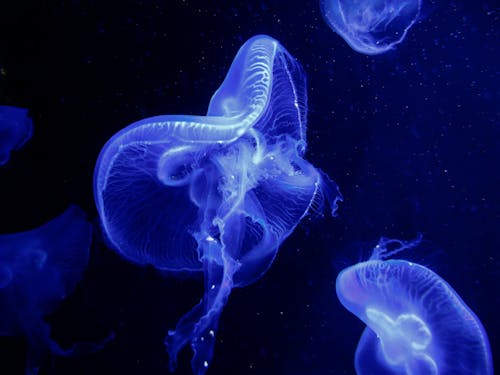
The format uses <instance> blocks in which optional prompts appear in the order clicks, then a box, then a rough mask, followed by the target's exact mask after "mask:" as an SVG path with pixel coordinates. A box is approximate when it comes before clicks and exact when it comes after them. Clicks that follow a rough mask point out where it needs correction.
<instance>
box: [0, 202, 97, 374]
mask: <svg viewBox="0 0 500 375" xmlns="http://www.w3.org/2000/svg"><path fill="white" fill-rule="evenodd" d="M91 239H92V226H91V224H90V223H89V222H88V221H87V219H86V216H85V213H84V212H83V211H82V210H81V209H80V208H78V207H76V206H70V207H69V208H68V209H67V210H66V211H65V212H64V213H63V214H62V215H60V216H58V217H56V218H55V219H53V220H51V221H50V222H48V223H46V224H44V225H42V226H41V227H39V228H36V229H33V230H31V231H28V232H20V233H15V234H4V235H0V335H1V336H24V337H25V338H26V342H27V346H28V351H27V364H26V374H36V373H37V372H38V368H39V366H40V365H41V364H42V362H43V360H44V358H45V357H46V355H47V354H50V353H52V354H55V355H69V354H72V353H73V350H72V349H68V350H65V349H63V348H61V347H60V346H59V345H58V344H57V343H56V342H54V341H53V340H52V339H51V338H50V327H49V325H48V323H47V322H45V321H44V317H45V316H46V315H47V314H49V313H51V312H53V311H54V310H55V309H56V308H57V306H58V305H59V303H60V301H61V300H63V299H64V298H65V297H66V296H68V295H69V294H70V293H71V292H72V291H73V290H74V288H75V286H76V284H77V283H78V282H79V281H80V279H81V278H82V273H83V270H84V268H85V267H86V266H87V262H88V256H89V248H90V243H91Z"/></svg>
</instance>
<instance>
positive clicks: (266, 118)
mask: <svg viewBox="0 0 500 375" xmlns="http://www.w3.org/2000/svg"><path fill="white" fill-rule="evenodd" d="M306 117H307V95H306V83H305V74H304V72H303V70H302V67H301V66H300V64H299V63H298V62H297V61H296V60H295V59H294V58H293V57H292V56H291V55H290V54H289V53H288V52H287V51H286V50H285V48H284V47H283V46H282V45H281V44H280V43H279V42H278V41H277V40H275V39H273V38H271V37H269V36H266V35H259V36H255V37H253V38H251V39H250V40H248V41H247V42H246V43H244V44H243V46H242V47H241V48H240V50H239V51H238V53H237V55H236V57H235V59H234V60H233V63H232V65H231V67H230V69H229V72H228V73H227V76H226V78H225V80H224V82H223V83H222V85H221V86H220V87H219V89H218V90H217V91H216V92H215V94H214V95H213V97H212V99H211V101H210V104H209V107H208V113H207V115H206V116H174V115H172V116H168V115H167V116H158V117H152V118H147V119H144V120H141V121H138V122H136V123H134V124H132V125H129V126H128V127H127V128H125V129H123V130H121V131H120V132H118V133H117V134H116V135H115V136H113V137H112V138H111V139H110V140H109V141H108V143H107V144H106V145H105V146H104V148H103V149H102V151H101V154H100V156H99V159H98V161H97V164H96V169H95V175H94V195H95V201H96V205H97V209H98V212H99V215H100V218H101V222H102V227H103V230H104V232H105V234H106V237H107V239H108V241H109V245H110V246H111V247H112V248H114V249H115V250H116V251H118V252H119V253H120V254H121V255H123V256H124V257H125V258H127V259H129V260H131V261H133V262H135V263H138V264H151V265H153V266H155V267H156V268H158V269H161V270H167V271H169V272H170V273H173V272H176V271H183V272H186V271H188V272H203V274H204V284H205V292H204V295H203V298H202V300H201V301H200V303H199V304H198V305H197V306H195V307H194V308H193V309H192V310H191V311H189V312H188V313H186V314H185V315H184V316H183V317H182V318H181V319H180V321H179V322H178V324H177V327H176V329H175V330H173V331H170V332H169V333H168V335H167V337H166V339H165V343H166V346H167V349H168V352H169V355H170V362H171V368H172V369H174V368H175V367H176V358H177V354H178V352H179V351H180V350H181V349H182V348H183V347H184V346H185V345H187V344H188V343H191V347H192V349H193V358H192V361H191V365H192V369H193V372H194V373H195V374H204V373H205V372H206V371H207V369H208V367H209V364H210V361H211V359H212V354H213V347H214V344H215V335H216V331H217V326H218V321H219V317H220V314H221V312H222V309H223V307H224V305H225V304H226V301H227V299H228V297H229V294H230V293H231V290H232V288H234V287H241V286H245V285H248V284H250V283H252V282H253V281H255V280H257V279H259V278H260V277H261V275H262V274H263V273H264V272H266V270H267V269H268V268H269V267H270V265H271V263H272V262H273V259H274V257H275V255H276V252H277V250H278V247H279V246H280V244H281V243H282V242H283V241H284V240H285V238H286V237H287V236H288V235H289V234H290V233H291V232H292V231H293V230H294V228H295V227H296V226H297V224H298V223H299V222H300V220H301V219H302V218H303V217H304V216H305V215H307V213H308V212H309V211H310V210H315V211H317V210H321V209H322V208H323V206H324V204H325V203H326V204H329V206H330V210H331V212H332V214H333V213H334V212H335V210H336V207H337V200H339V199H340V193H339V192H338V189H337V186H336V185H335V183H333V181H331V180H330V179H329V178H328V176H326V175H325V174H324V173H322V172H321V171H320V170H318V169H316V168H315V167H314V166H313V165H311V164H310V163H309V162H308V161H306V160H305V159H304V153H305V150H306V143H307V142H306ZM166 298H167V297H166Z"/></svg>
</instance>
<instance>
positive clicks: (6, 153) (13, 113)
mask: <svg viewBox="0 0 500 375" xmlns="http://www.w3.org/2000/svg"><path fill="white" fill-rule="evenodd" d="M32 135H33V123H32V121H31V119H30V118H29V117H28V110H27V109H24V108H18V107H11V106H7V105H0V166H2V165H4V164H6V163H7V162H8V161H9V159H10V153H11V151H13V150H19V149H20V148H21V147H22V146H23V145H24V144H25V143H26V142H27V141H28V140H29V139H30V138H31V136H32Z"/></svg>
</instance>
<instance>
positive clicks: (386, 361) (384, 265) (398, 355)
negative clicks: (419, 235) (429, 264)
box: [336, 238, 493, 375]
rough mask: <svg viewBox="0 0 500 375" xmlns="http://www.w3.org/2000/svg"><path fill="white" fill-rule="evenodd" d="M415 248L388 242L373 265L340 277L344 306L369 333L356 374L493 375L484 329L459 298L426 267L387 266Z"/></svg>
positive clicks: (401, 262) (399, 263)
mask: <svg viewBox="0 0 500 375" xmlns="http://www.w3.org/2000/svg"><path fill="white" fill-rule="evenodd" d="M387 245H391V246H392V245H396V246H399V247H397V248H396V249H395V250H392V251H388V250H387ZM413 245H414V243H406V242H403V241H398V240H388V239H385V238H383V239H382V240H381V241H380V243H379V244H378V245H377V246H376V247H375V249H374V252H373V255H372V257H371V258H370V259H369V260H368V261H366V262H362V263H358V264H355V265H354V266H351V267H348V268H346V269H345V270H343V271H342V272H341V273H340V274H339V276H338V277H337V283H336V288H337V296H338V298H339V300H340V302H341V303H342V305H344V307H345V308H347V309H348V310H349V311H350V312H352V313H353V314H354V315H356V316H357V317H358V318H359V319H361V320H362V321H363V322H364V323H365V324H366V325H367V327H366V328H365V330H364V332H363V334H362V336H361V339H360V341H359V344H358V348H357V350H356V355H355V367H356V373H357V374H359V375H362V374H370V375H377V374H398V375H399V374H401V375H403V374H405V375H410V374H412V375H437V374H439V375H447V374H449V375H452V374H453V375H465V374H484V375H492V374H493V365H492V359H491V351H490V345H489V343H488V337H487V336H486V332H485V330H484V327H483V326H482V324H481V321H480V320H479V318H478V317H477V316H476V315H475V314H474V312H473V311H472V310H471V309H470V308H469V307H468V306H467V305H466V304H465V302H464V301H463V300H462V299H461V298H460V296H459V295H458V294H457V292H455V291H454V290H453V288H452V287H451V286H450V285H449V284H448V283H447V282H446V281H444V280H443V279H442V278H441V277H439V276H438V275H436V274H435V273H434V272H432V271H431V270H430V269H428V268H426V267H424V266H421V265H419V264H416V263H412V262H408V261H406V260H385V259H387V258H388V257H389V256H391V255H394V254H395V253H397V252H399V251H401V250H402V249H403V248H408V247H411V246H413Z"/></svg>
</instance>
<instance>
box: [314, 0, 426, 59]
mask: <svg viewBox="0 0 500 375" xmlns="http://www.w3.org/2000/svg"><path fill="white" fill-rule="evenodd" d="M320 6H321V12H322V14H323V17H324V19H325V21H326V23H327V24H328V25H329V26H330V27H331V28H332V30H333V31H335V32H336V33H337V34H339V35H340V36H341V37H342V38H343V39H344V40H345V41H346V42H347V44H349V45H350V46H351V48H352V49H354V50H355V51H357V52H361V53H364V54H367V55H377V54H379V53H384V52H387V51H389V50H391V49H393V48H394V47H395V46H396V45H397V44H399V43H401V42H402V41H403V40H404V39H405V37H406V34H407V33H408V30H409V29H410V28H411V27H412V26H413V24H414V23H415V22H416V21H417V20H418V17H419V14H420V7H421V0H320Z"/></svg>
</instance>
